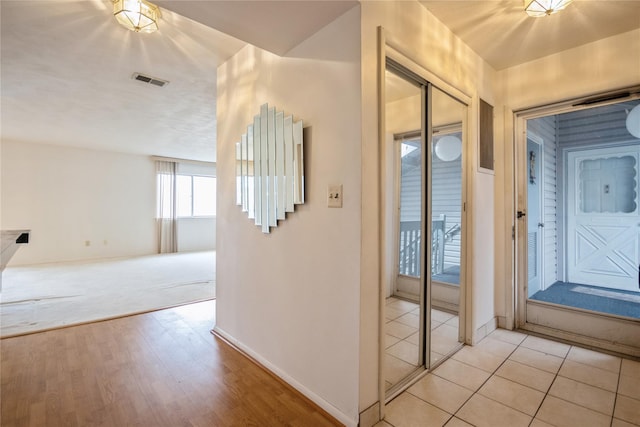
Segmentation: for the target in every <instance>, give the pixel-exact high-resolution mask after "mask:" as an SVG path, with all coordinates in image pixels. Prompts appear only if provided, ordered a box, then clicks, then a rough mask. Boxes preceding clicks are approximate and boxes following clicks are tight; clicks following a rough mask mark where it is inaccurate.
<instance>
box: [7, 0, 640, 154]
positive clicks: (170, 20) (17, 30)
mask: <svg viewBox="0 0 640 427" xmlns="http://www.w3.org/2000/svg"><path fill="white" fill-rule="evenodd" d="M356 3H357V2H355V1H353V0H345V1H310V0H302V1H269V0H266V1H243V0H236V1H213V0H198V1H191V0H188V1H187V0H172V1H159V2H158V4H159V5H161V6H162V20H161V22H160V31H158V32H156V33H153V34H136V33H133V32H130V31H128V30H126V29H124V28H123V27H121V26H120V25H119V24H117V22H116V20H115V18H113V16H112V10H111V8H112V6H111V1H110V0H55V1H53V0H42V1H34V0H29V1H27V0H16V1H13V0H2V1H0V13H1V27H0V31H1V34H0V36H1V37H0V41H1V55H2V56H1V72H2V80H1V90H2V103H1V107H2V110H1V113H2V115H1V120H2V122H1V125H2V126H1V129H0V131H1V134H2V138H3V139H9V140H16V141H31V142H40V143H49V144H58V145H67V146H76V147H85V148H95V149H101V150H111V151H120V152H129V153H138V154H154V155H159V156H167V157H177V158H185V159H197V160H206V161H215V135H216V126H215V98H216V69H217V66H218V65H219V64H221V63H222V62H224V61H225V60H226V59H227V58H229V57H230V56H232V55H233V54H235V53H236V52H237V51H238V50H239V49H241V48H242V47H243V46H244V45H245V42H249V43H252V44H255V45H256V46H259V47H261V48H264V49H267V50H269V51H271V52H274V53H277V54H284V53H286V52H287V51H289V50H290V49H291V47H293V46H295V45H297V44H299V43H300V42H301V41H303V40H304V39H306V38H307V37H308V36H310V35H311V34H313V33H315V32H316V31H317V30H319V29H320V28H322V27H323V26H324V25H326V24H327V23H329V22H331V21H332V20H333V19H335V18H336V17H337V16H339V15H340V14H342V13H344V12H345V11H346V10H348V9H350V8H351V7H353V6H354V5H355V4H356ZM421 3H422V4H423V5H424V6H425V7H427V8H428V9H429V10H431V11H432V12H433V13H434V15H436V16H437V17H438V19H440V20H441V21H442V22H443V23H445V25H447V26H448V27H450V28H451V29H452V30H453V31H454V32H455V33H456V34H457V35H458V36H459V37H461V38H462V39H463V40H464V41H465V42H466V43H467V44H468V45H470V46H471V47H472V48H473V49H474V50H475V51H476V52H477V53H478V54H479V55H480V56H482V57H483V58H485V59H486V60H487V61H488V62H489V63H490V64H492V65H493V67H494V68H496V69H501V68H504V67H508V66H511V65H514V64H518V63H522V62H526V61H529V60H531V59H534V58H536V57H540V56H545V55H548V54H550V53H555V52H558V51H562V50H564V49H567V48H570V47H573V46H576V45H580V44H584V43H587V42H590V41H593V40H595V39H599V38H602V37H607V36H610V35H613V34H617V33H622V32H625V31H629V30H631V29H634V28H639V27H640V1H635V0H633V1H614V0H600V1H580V0H576V1H574V3H573V4H571V5H570V6H569V7H568V8H567V9H566V10H565V11H563V12H561V13H559V14H557V15H554V16H551V17H545V18H539V19H534V18H528V17H527V16H526V14H525V13H524V12H523V10H522V0H496V1H493V0H477V1H458V0H448V1H429V0H422V1H421ZM172 11H173V12H172ZM196 21H198V22H196ZM211 27H214V28H217V29H219V30H220V31H218V30H214V29H212V28H211ZM221 31H222V32H221ZM223 32H224V33H223ZM225 33H228V34H231V35H232V36H233V37H232V36H230V35H227V34H225ZM134 72H141V73H144V74H148V75H150V76H152V77H157V78H161V79H165V80H169V81H170V83H169V84H168V85H167V86H165V87H163V88H159V87H156V86H152V85H146V84H143V83H141V82H138V81H135V80H132V79H131V75H132V74H133V73H134Z"/></svg>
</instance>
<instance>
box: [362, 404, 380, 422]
mask: <svg viewBox="0 0 640 427" xmlns="http://www.w3.org/2000/svg"><path fill="white" fill-rule="evenodd" d="M379 421H380V402H376V403H374V404H373V405H371V406H369V407H368V408H367V409H365V410H364V411H362V412H360V424H359V426H360V427H373V426H374V425H376V424H378V422H379Z"/></svg>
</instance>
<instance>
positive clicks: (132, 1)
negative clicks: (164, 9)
mask: <svg viewBox="0 0 640 427" xmlns="http://www.w3.org/2000/svg"><path fill="white" fill-rule="evenodd" d="M113 15H114V16H115V17H116V19H117V20H118V22H119V23H120V24H122V25H123V26H124V27H126V28H128V29H130V30H131V31H135V32H136V33H153V32H154V31H157V30H158V20H159V19H160V8H159V7H158V6H156V5H155V4H153V3H151V2H148V1H146V0H113Z"/></svg>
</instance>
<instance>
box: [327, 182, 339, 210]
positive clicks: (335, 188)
mask: <svg viewBox="0 0 640 427" xmlns="http://www.w3.org/2000/svg"><path fill="white" fill-rule="evenodd" d="M327 207H330V208H341V207H342V184H340V185H329V187H328V188H327Z"/></svg>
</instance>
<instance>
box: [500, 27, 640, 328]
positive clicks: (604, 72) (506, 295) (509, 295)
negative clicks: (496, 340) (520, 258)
mask: <svg viewBox="0 0 640 427" xmlns="http://www.w3.org/2000/svg"><path fill="white" fill-rule="evenodd" d="M498 78H499V81H500V83H501V88H500V90H501V93H502V100H503V102H502V104H503V105H504V108H503V109H501V110H499V119H500V120H501V121H503V123H502V124H501V125H500V127H498V128H496V129H501V130H503V138H500V139H496V146H495V153H496V211H495V213H496V215H495V223H496V224H497V226H496V242H498V245H497V247H496V260H499V261H498V262H499V265H498V267H497V270H496V271H497V275H496V284H497V286H496V313H497V314H498V315H499V316H500V317H504V318H505V319H506V320H505V326H508V327H510V326H513V319H512V316H513V309H514V308H513V279H512V277H513V274H512V270H513V260H514V258H513V257H514V252H513V243H512V240H511V226H512V225H513V217H514V211H515V207H514V203H513V196H514V188H513V182H514V177H513V175H514V169H513V158H514V157H513V151H514V138H513V123H514V114H513V111H517V110H522V109H526V108H531V107H537V106H544V105H549V104H553V103H557V102H560V101H564V100H568V99H572V98H577V97H582V96H588V95H593V94H597V93H599V92H605V91H610V90H615V89H618V88H623V87H628V86H632V85H637V84H640V30H634V31H630V32H627V33H623V34H619V35H617V36H613V37H609V38H606V39H602V40H599V41H596V42H593V43H589V44H586V45H583V46H579V47H577V48H574V49H569V50H566V51H564V52H560V53H558V54H555V55H550V56H547V57H544V58H540V59H537V60H535V61H531V62H527V63H525V64H521V65H518V66H515V67H511V68H507V69H505V70H502V71H500V72H499V73H498ZM531 82H535V84H531ZM541 88H543V90H542V89H541ZM500 260H503V261H500Z"/></svg>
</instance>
